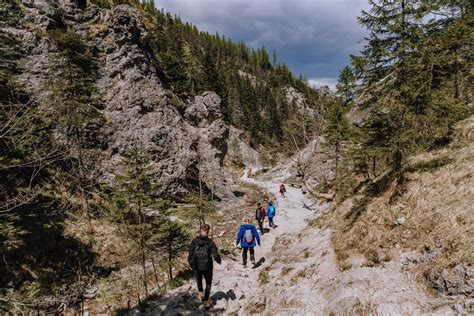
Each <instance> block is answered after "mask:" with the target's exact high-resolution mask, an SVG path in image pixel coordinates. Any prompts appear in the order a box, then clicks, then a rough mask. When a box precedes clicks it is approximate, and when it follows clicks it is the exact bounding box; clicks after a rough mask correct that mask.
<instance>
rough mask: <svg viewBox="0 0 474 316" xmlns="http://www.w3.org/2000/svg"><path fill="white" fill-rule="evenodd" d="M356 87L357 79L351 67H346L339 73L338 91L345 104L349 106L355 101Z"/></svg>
mask: <svg viewBox="0 0 474 316" xmlns="http://www.w3.org/2000/svg"><path fill="white" fill-rule="evenodd" d="M355 87H356V77H355V75H354V73H353V71H352V69H351V68H350V67H349V66H345V67H344V68H343V69H342V70H341V72H340V73H339V78H338V80H337V84H336V89H337V93H338V95H339V96H340V97H341V98H342V100H343V102H344V104H346V105H347V104H349V103H350V102H352V100H354V97H355Z"/></svg>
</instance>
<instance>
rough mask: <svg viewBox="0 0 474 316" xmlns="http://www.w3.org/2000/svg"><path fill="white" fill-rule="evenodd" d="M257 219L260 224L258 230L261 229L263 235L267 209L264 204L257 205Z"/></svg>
mask: <svg viewBox="0 0 474 316" xmlns="http://www.w3.org/2000/svg"><path fill="white" fill-rule="evenodd" d="M255 219H256V220H257V223H258V228H260V233H261V234H262V235H263V234H264V230H263V223H264V221H265V207H263V206H262V203H258V204H257V208H256V210H255Z"/></svg>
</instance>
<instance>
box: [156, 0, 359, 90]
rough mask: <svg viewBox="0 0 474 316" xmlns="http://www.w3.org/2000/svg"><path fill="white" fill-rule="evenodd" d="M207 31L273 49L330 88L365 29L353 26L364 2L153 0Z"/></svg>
mask: <svg viewBox="0 0 474 316" xmlns="http://www.w3.org/2000/svg"><path fill="white" fill-rule="evenodd" d="M155 2H156V4H157V7H158V8H164V9H165V10H166V11H169V12H171V13H173V14H177V15H179V16H181V18H182V19H183V20H185V21H189V22H191V23H193V24H196V25H197V26H198V27H199V28H200V29H202V30H205V31H208V32H210V33H216V32H218V33H219V34H220V35H224V36H226V37H227V38H231V39H232V40H234V41H243V42H245V43H247V44H248V45H250V46H252V47H261V46H265V47H266V48H267V50H268V51H269V52H271V51H272V50H273V49H275V50H276V52H277V55H278V59H279V61H282V62H285V63H286V64H288V66H289V67H290V69H291V70H292V71H293V72H295V73H296V74H300V73H301V74H303V75H305V76H306V77H308V78H309V79H310V83H312V84H313V85H316V86H318V85H324V84H328V85H330V86H332V87H333V86H334V84H335V82H336V78H337V76H338V73H339V71H340V70H341V69H342V68H343V67H344V66H345V65H346V64H347V63H348V61H349V55H350V54H356V53H357V52H358V51H359V49H360V47H361V43H360V41H361V40H362V39H363V37H364V35H365V31H364V30H363V29H362V28H361V27H360V26H359V25H358V24H357V22H356V18H357V16H358V15H359V13H360V11H361V10H362V9H364V8H366V7H367V0H312V1H310V0H286V1H285V0H227V1H226V0H156V1H155Z"/></svg>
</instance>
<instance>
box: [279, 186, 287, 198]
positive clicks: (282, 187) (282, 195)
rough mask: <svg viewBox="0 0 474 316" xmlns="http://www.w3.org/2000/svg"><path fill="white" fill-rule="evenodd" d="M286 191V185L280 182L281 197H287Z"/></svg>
mask: <svg viewBox="0 0 474 316" xmlns="http://www.w3.org/2000/svg"><path fill="white" fill-rule="evenodd" d="M285 193H286V188H285V185H284V184H283V183H282V184H280V194H281V197H285Z"/></svg>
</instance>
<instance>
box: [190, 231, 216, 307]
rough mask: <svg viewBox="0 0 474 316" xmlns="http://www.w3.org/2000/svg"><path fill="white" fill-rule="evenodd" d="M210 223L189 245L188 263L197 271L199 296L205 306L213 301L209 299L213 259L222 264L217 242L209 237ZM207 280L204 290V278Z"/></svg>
mask: <svg viewBox="0 0 474 316" xmlns="http://www.w3.org/2000/svg"><path fill="white" fill-rule="evenodd" d="M209 230H210V226H209V225H207V224H206V225H203V226H202V227H201V229H200V231H199V236H198V237H196V238H194V240H193V241H192V242H191V245H190V246H189V256H188V263H189V265H190V266H191V268H192V269H193V270H194V271H195V275H196V282H197V288H198V291H199V296H200V298H201V299H202V301H203V303H204V307H210V306H211V304H212V301H211V300H210V299H209V296H210V294H211V285H212V270H213V261H216V262H217V263H218V264H221V256H220V255H219V251H218V249H217V246H216V244H215V243H214V242H213V241H212V239H211V238H209ZM203 277H204V279H205V280H206V290H205V292H204V291H203V287H202V278H203Z"/></svg>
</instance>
